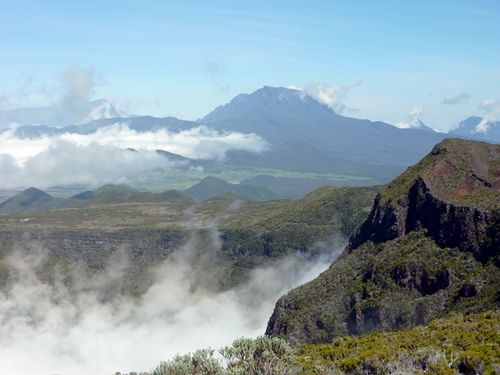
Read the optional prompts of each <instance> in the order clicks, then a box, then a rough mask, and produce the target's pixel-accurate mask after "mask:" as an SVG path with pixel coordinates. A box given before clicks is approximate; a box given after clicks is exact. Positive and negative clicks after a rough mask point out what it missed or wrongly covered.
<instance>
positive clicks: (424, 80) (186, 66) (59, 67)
mask: <svg viewBox="0 0 500 375" xmlns="http://www.w3.org/2000/svg"><path fill="white" fill-rule="evenodd" d="M0 4H1V7H0V33H1V35H2V37H1V38H0V110H8V109H13V108H20V107H31V106H45V105H52V104H58V103H60V102H61V101H64V100H67V98H68V96H71V95H73V94H75V95H81V96H82V97H83V98H84V99H87V100H94V99H100V98H109V99H111V100H113V102H114V103H115V104H116V106H117V107H119V109H121V110H122V111H124V112H128V113H133V114H138V115H152V116H156V117H166V116H174V117H177V118H180V119H185V120H196V119H198V118H201V117H203V116H204V115H206V114H208V113H209V112H210V111H212V110H213V109H214V108H216V107H217V106H219V105H222V104H225V103H228V102H229V101H230V100H231V99H232V98H233V97H235V96H236V95H238V94H240V93H252V92H253V91H255V90H258V89H259V88H262V87H263V86H275V87H294V88H300V89H303V90H304V91H306V92H307V93H311V94H314V93H315V94H316V96H315V97H316V98H317V99H318V98H323V102H324V103H325V104H328V103H334V106H332V108H333V109H334V110H336V111H337V112H341V113H342V114H343V115H346V116H350V117H356V118H366V119H370V120H372V121H376V120H379V121H385V122H388V123H391V124H394V125H396V124H402V123H409V122H411V121H414V120H415V118H417V117H418V118H419V119H420V120H421V121H422V122H424V123H425V124H426V125H427V126H429V127H431V128H434V129H436V130H438V131H444V132H447V131H448V130H449V129H450V128H453V127H454V126H456V125H457V124H458V122H460V121H462V120H464V119H465V118H467V117H469V116H473V115H475V116H480V117H484V116H489V117H490V118H496V119H499V117H500V116H499V113H500V52H499V50H498V35H500V2H498V1H496V0H491V1H460V0H458V1H456V0H455V1H446V0H445V1H439V2H437V1H418V2H401V1H378V2H374V1H353V2H349V3H347V2H345V1H335V0H333V1H332V0H329V1H315V0H312V1H311V0H309V1H294V0H288V1H286V2H285V1H260V0H252V1H246V0H231V1H229V0H227V1H225V0H215V1H209V2H208V1H193V0H186V1H182V2H180V1H159V0H158V1H156V0H149V1H148V0H141V1H135V0H100V1H94V0H88V1H85V2H76V1H71V2H69V1H68V2H62V1H50V0H48V1H44V2H39V1H29V0H19V1H15V2H13V1H4V0H2V1H0ZM71 72H73V73H74V72H80V73H82V72H83V73H84V74H83V75H82V77H83V78H82V77H76V78H77V79H80V78H82V79H83V81H80V83H81V86H80V89H81V90H80V91H79V92H76V93H74V92H67V86H65V82H67V80H68V79H71ZM73 78H75V77H73ZM85 79H86V80H85ZM65 90H66V91H65Z"/></svg>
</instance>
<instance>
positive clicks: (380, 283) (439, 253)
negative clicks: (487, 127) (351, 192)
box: [267, 139, 500, 345]
mask: <svg viewBox="0 0 500 375" xmlns="http://www.w3.org/2000/svg"><path fill="white" fill-rule="evenodd" d="M499 151H500V147H498V146H495V145H490V144H487V143H480V142H472V141H461V140H457V139H450V140H446V141H444V142H442V143H440V144H438V145H437V146H436V147H435V148H434V150H433V151H432V152H431V153H430V154H429V155H428V156H427V157H426V158H424V159H423V160H422V161H421V162H419V163H418V164H416V165H415V166H414V167H411V168H410V169H408V171H407V172H405V173H403V174H402V175H401V176H399V177H398V178H396V179H395V180H394V181H393V182H391V183H390V184H388V185H386V186H385V187H383V188H382V189H381V190H380V192H379V194H378V195H377V197H376V199H375V205H374V206H373V208H372V210H371V212H370V214H369V215H368V218H367V219H366V220H365V221H364V222H363V224H362V225H361V226H360V227H358V229H357V230H356V231H355V232H354V234H353V235H352V236H351V238H350V241H349V245H348V247H347V248H346V249H345V250H344V252H343V253H342V255H341V256H340V257H339V258H338V259H337V260H336V261H335V262H334V263H333V264H332V266H331V267H330V268H329V269H328V270H327V271H326V272H325V273H323V274H322V275H320V276H319V277H318V278H317V279H315V280H313V281H311V282H310V283H308V284H305V285H303V286H301V287H299V288H297V289H295V290H293V291H291V292H290V293H288V294H287V295H286V296H283V297H282V298H281V299H280V301H278V303H277V305H276V308H275V311H274V313H273V316H272V317H271V319H270V321H269V324H268V328H267V333H268V334H270V335H273V336H280V337H284V338H286V339H287V340H288V341H289V342H290V343H292V344H293V345H298V344H302V343H327V342H331V341H332V340H333V339H335V338H336V337H338V336H344V335H348V334H351V335H352V334H354V335H359V334H363V333H368V332H372V331H377V332H386V331H393V330H405V329H410V328H411V327H413V326H415V325H417V324H425V323H428V322H429V321H431V320H432V319H435V318H438V317H443V316H446V315H449V314H452V313H475V312H478V311H484V310H487V309H498V308H499V307H500V255H499V243H500V242H499V237H498V228H499V227H500V223H499V220H500V213H499V211H498V202H499V199H500V190H499V187H500V183H499V182H500V173H499V170H500V164H499V161H500V152H499ZM464 192H465V193H464Z"/></svg>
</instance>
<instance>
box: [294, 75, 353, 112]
mask: <svg viewBox="0 0 500 375" xmlns="http://www.w3.org/2000/svg"><path fill="white" fill-rule="evenodd" d="M359 85H361V82H351V83H349V84H347V85H336V86H328V85H325V84H319V83H308V84H306V85H304V86H296V85H292V86H289V87H288V88H290V89H294V90H299V91H302V92H303V93H304V94H307V95H309V96H311V97H312V98H314V99H316V100H317V101H318V102H319V103H321V104H325V105H326V106H328V107H329V108H331V109H333V110H334V111H335V112H336V113H338V114H342V113H343V112H344V111H347V112H354V111H357V109H355V108H349V107H347V106H345V105H344V104H343V101H344V99H345V97H346V95H347V93H348V92H349V90H351V89H352V88H353V87H356V86H359Z"/></svg>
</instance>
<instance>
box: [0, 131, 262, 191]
mask: <svg viewBox="0 0 500 375" xmlns="http://www.w3.org/2000/svg"><path fill="white" fill-rule="evenodd" d="M267 147H268V146H267V143H266V142H265V141H264V140H263V139H262V138H261V137H259V136H257V135H255V134H243V133H236V132H219V131H216V130H213V129H210V128H208V127H206V126H203V125H202V126H199V127H196V128H192V129H189V130H185V131H180V132H169V131H168V130H166V129H159V130H157V131H149V132H138V131H136V130H133V129H130V128H129V127H128V126H127V125H125V124H120V123H116V124H114V125H112V126H108V127H104V128H100V129H98V130H97V131H96V132H94V133H92V134H85V135H84V134H76V133H63V134H59V135H56V136H49V135H43V136H40V137H35V138H21V137H19V136H18V135H17V133H16V130H15V129H10V130H8V131H4V132H3V133H1V134H0V150H1V154H0V174H1V175H2V179H1V181H0V189H12V188H19V187H29V186H36V187H38V188H47V187H51V186H56V185H58V186H80V185H89V186H96V185H99V184H104V183H126V181H127V177H128V176H130V175H132V174H137V173H140V172H143V171H148V170H153V169H157V168H163V169H166V168H173V167H176V166H179V162H174V161H169V160H168V159H166V158H165V157H163V156H160V155H158V154H157V153H156V152H155V150H165V151H169V152H172V153H175V154H179V155H182V156H184V157H187V158H190V159H217V160H223V159H224V157H225V155H226V152H227V151H229V150H244V151H250V152H257V153H258V152H262V151H264V150H265V149H266V148H267ZM127 148H133V149H134V150H137V151H138V152H131V151H129V150H127Z"/></svg>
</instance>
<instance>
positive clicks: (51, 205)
mask: <svg viewBox="0 0 500 375" xmlns="http://www.w3.org/2000/svg"><path fill="white" fill-rule="evenodd" d="M80 203H81V202H80V201H78V200H77V199H71V198H54V197H52V196H50V195H49V194H47V193H45V192H43V191H41V190H38V189H36V188H34V187H31V188H29V189H26V190H24V191H22V192H21V193H19V194H17V195H16V196H14V197H12V198H10V199H8V200H6V201H5V202H3V203H2V204H0V214H11V213H23V212H37V211H45V210H52V209H56V208H71V207H76V206H77V205H79V204H80Z"/></svg>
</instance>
